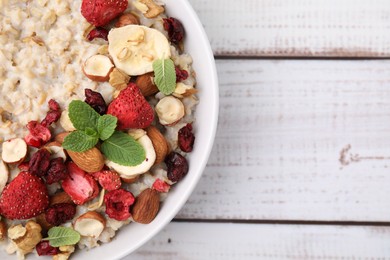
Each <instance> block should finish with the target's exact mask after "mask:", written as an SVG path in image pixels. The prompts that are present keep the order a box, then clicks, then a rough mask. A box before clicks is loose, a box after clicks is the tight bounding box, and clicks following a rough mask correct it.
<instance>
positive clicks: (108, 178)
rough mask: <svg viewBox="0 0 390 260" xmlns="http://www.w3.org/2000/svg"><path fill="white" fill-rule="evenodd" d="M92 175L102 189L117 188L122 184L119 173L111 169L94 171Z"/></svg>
mask: <svg viewBox="0 0 390 260" xmlns="http://www.w3.org/2000/svg"><path fill="white" fill-rule="evenodd" d="M92 176H93V177H94V178H95V179H96V180H97V181H98V182H99V184H100V186H102V187H103V189H105V190H108V191H111V190H117V189H119V188H120V187H121V184H122V182H121V178H120V176H119V174H118V173H117V172H115V171H112V170H103V171H100V172H95V173H93V174H92Z"/></svg>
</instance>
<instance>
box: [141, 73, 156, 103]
mask: <svg viewBox="0 0 390 260" xmlns="http://www.w3.org/2000/svg"><path fill="white" fill-rule="evenodd" d="M153 76H154V74H153V72H149V73H146V74H143V75H140V76H138V77H137V79H136V81H135V84H136V85H137V86H138V87H139V89H140V90H141V93H142V95H144V96H145V97H147V96H150V95H153V94H156V93H157V92H158V88H157V86H156V85H155V84H154V82H153Z"/></svg>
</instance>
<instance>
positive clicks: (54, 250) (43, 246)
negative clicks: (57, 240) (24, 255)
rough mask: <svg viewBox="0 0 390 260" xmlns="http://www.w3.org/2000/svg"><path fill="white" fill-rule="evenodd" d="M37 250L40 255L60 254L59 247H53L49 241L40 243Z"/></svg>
mask: <svg viewBox="0 0 390 260" xmlns="http://www.w3.org/2000/svg"><path fill="white" fill-rule="evenodd" d="M35 249H36V250H37V253H38V255H40V256H41V255H56V254H59V253H60V250H59V249H58V247H52V246H51V245H50V243H49V241H48V240H42V241H41V242H39V243H38V244H37V245H36V247H35Z"/></svg>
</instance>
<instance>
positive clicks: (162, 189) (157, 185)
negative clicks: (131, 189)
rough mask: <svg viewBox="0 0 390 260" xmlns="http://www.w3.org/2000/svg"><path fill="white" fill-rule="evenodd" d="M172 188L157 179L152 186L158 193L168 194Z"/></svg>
mask: <svg viewBox="0 0 390 260" xmlns="http://www.w3.org/2000/svg"><path fill="white" fill-rule="evenodd" d="M170 188H171V186H170V185H169V184H168V183H166V182H165V181H163V180H161V179H156V180H155V181H154V183H153V185H152V189H154V190H156V191H158V192H168V191H169V189H170Z"/></svg>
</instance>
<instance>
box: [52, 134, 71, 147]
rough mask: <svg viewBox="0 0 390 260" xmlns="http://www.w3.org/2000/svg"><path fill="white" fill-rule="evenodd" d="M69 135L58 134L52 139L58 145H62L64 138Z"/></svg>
mask: <svg viewBox="0 0 390 260" xmlns="http://www.w3.org/2000/svg"><path fill="white" fill-rule="evenodd" d="M68 134H69V132H62V133H59V134H58V135H56V137H54V140H55V141H57V142H59V143H60V144H62V143H63V142H64V139H65V137H66V136H67V135H68Z"/></svg>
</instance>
